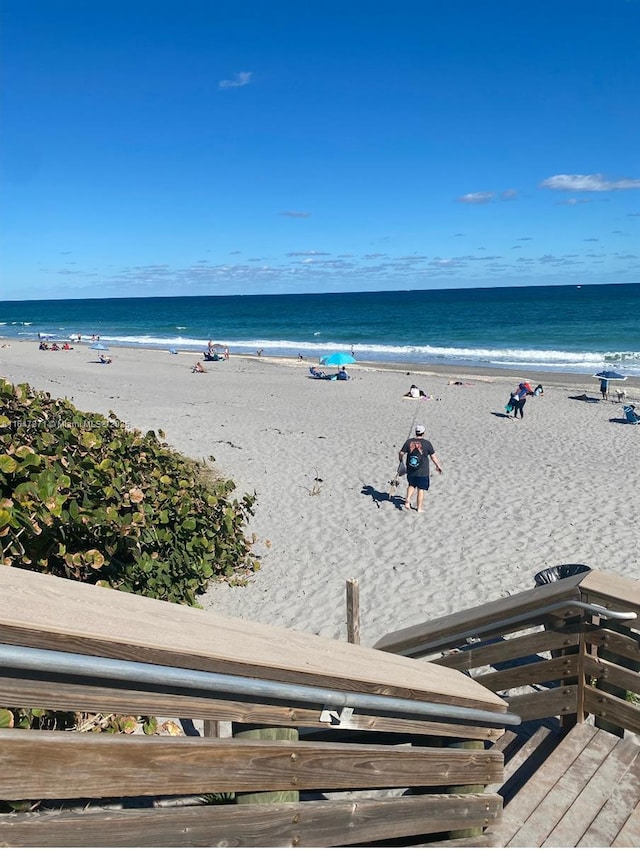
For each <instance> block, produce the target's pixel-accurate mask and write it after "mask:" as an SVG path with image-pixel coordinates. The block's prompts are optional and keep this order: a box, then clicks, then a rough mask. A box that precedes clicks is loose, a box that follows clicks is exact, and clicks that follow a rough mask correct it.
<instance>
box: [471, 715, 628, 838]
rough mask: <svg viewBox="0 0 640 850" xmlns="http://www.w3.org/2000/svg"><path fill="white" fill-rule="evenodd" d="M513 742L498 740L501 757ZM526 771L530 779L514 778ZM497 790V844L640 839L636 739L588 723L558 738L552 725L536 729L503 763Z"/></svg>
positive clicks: (492, 831) (492, 833)
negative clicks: (500, 803) (500, 810)
mask: <svg viewBox="0 0 640 850" xmlns="http://www.w3.org/2000/svg"><path fill="white" fill-rule="evenodd" d="M507 735H509V733H507ZM511 736H512V733H511ZM511 743H512V740H510V739H509V738H507V739H506V740H505V743H504V745H503V746H502V747H501V746H500V745H499V744H498V745H497V746H498V748H499V749H504V751H505V759H506V758H508V748H509V746H510V744H511ZM554 745H555V746H554ZM549 751H550V752H549ZM523 774H526V775H528V779H527V780H526V781H524V783H523V782H522V781H520V782H518V779H519V777H520V780H522V775H523ZM518 786H520V787H518ZM514 789H515V794H514V796H513V798H512V799H509V794H510V793H512V792H513V791H514ZM487 790H489V789H487ZM491 790H497V789H495V788H493V787H492V788H491ZM500 790H501V793H504V797H505V808H504V814H503V817H502V819H501V821H500V822H499V823H497V824H496V825H495V827H494V828H493V829H492V830H491V836H492V839H491V840H492V845H493V846H494V847H638V846H640V747H639V746H638V744H637V743H636V742H635V741H634V740H633V739H630V738H626V739H625V738H618V737H617V736H615V735H611V734H610V733H609V732H605V731H603V730H601V729H596V728H595V727H593V726H589V725H586V724H579V725H577V726H575V727H574V728H573V729H572V730H571V731H570V732H569V733H568V734H567V735H566V736H564V737H562V738H561V740H559V742H558V733H557V732H553V731H551V732H550V731H549V730H546V729H541V730H538V733H536V735H534V736H533V737H532V738H531V739H530V741H529V742H528V743H527V744H525V745H524V746H523V747H521V748H520V749H518V750H517V751H516V753H515V755H514V756H513V757H512V758H511V759H509V761H508V762H507V764H506V766H505V783H504V785H503V787H502V789H500Z"/></svg>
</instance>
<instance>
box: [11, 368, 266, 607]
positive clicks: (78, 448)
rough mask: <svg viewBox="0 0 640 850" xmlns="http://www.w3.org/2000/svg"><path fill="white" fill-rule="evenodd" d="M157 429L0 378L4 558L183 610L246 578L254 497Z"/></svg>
mask: <svg viewBox="0 0 640 850" xmlns="http://www.w3.org/2000/svg"><path fill="white" fill-rule="evenodd" d="M164 436H165V435H164V433H163V432H162V431H158V435H157V436H156V434H155V432H153V431H148V432H147V433H146V434H142V433H141V432H140V431H136V430H130V429H127V428H126V426H125V424H124V423H123V422H121V421H120V420H119V419H118V418H117V417H116V416H115V415H114V414H113V413H110V414H109V416H108V417H104V416H101V415H99V414H93V413H92V414H87V413H82V412H81V411H79V410H77V409H76V408H75V407H74V405H73V404H71V403H70V402H69V401H67V400H60V399H53V398H51V396H50V395H49V394H48V393H43V392H37V391H34V390H32V389H31V388H30V387H29V386H28V385H27V384H19V385H17V386H14V385H12V384H11V383H9V382H8V381H6V380H4V379H1V378H0V554H1V558H2V563H3V564H4V565H8V566H16V567H21V568H23V569H29V570H34V571H37V572H43V573H50V574H52V575H57V576H63V577H66V578H70V579H75V580H77V581H84V582H90V583H93V584H102V585H108V586H111V587H115V588H118V589H119V590H125V591H127V592H129V593H137V594H140V595H142V596H150V597H153V598H156V599H164V600H167V601H170V602H179V603H186V604H190V605H193V604H195V603H196V597H197V595H198V594H199V593H201V592H203V591H204V590H205V589H206V588H207V586H208V584H209V582H210V581H211V579H213V578H215V577H219V578H226V579H228V580H232V581H236V582H237V581H242V580H244V578H245V577H246V576H247V574H248V573H249V572H251V571H252V570H254V569H257V567H258V564H257V561H256V560H254V559H253V557H252V555H251V541H250V540H249V539H247V538H246V537H245V534H244V525H245V522H246V520H247V518H248V517H249V516H250V515H251V514H252V512H253V504H254V501H255V497H254V496H248V495H245V496H244V497H243V498H242V499H241V500H239V501H238V500H232V499H231V497H230V493H231V492H232V491H233V489H234V486H235V485H234V483H233V482H232V481H226V480H218V479H215V478H214V476H213V475H212V473H211V471H210V469H209V467H207V466H206V464H204V463H199V462H196V461H194V460H191V459H189V458H186V457H184V456H183V455H180V454H179V453H177V452H175V451H173V450H172V449H171V448H170V447H169V446H168V445H167V444H166V443H165V442H163V439H164ZM209 460H211V461H213V460H214V458H209Z"/></svg>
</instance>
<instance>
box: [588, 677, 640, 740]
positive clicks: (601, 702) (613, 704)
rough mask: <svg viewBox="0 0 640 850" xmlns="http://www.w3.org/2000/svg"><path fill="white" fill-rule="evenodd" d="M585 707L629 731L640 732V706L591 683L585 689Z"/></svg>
mask: <svg viewBox="0 0 640 850" xmlns="http://www.w3.org/2000/svg"><path fill="white" fill-rule="evenodd" d="M584 705H585V709H586V710H587V711H588V712H590V713H591V714H595V715H596V717H602V718H604V719H605V720H607V722H611V723H615V724H617V725H618V726H621V727H622V728H623V729H628V730H629V732H636V733H640V708H639V707H638V706H636V705H634V704H633V703H630V702H626V701H625V700H623V699H619V698H618V697H615V696H613V694H606V693H605V692H604V691H599V690H598V689H597V688H594V687H592V686H591V685H586V686H585V689H584Z"/></svg>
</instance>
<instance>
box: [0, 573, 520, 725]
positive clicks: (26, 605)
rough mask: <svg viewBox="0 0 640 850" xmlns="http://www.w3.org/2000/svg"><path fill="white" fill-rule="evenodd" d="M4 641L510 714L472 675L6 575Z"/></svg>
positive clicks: (2, 576) (36, 577)
mask: <svg viewBox="0 0 640 850" xmlns="http://www.w3.org/2000/svg"><path fill="white" fill-rule="evenodd" d="M0 643H15V644H18V645H23V646H32V647H39V648H42V649H54V650H63V651H67V652H79V653H82V654H85V655H98V656H106V657H108V658H122V659H124V660H131V661H146V662H150V663H152V664H164V665H168V666H171V667H187V668H190V669H195V670H208V671H211V672H218V673H230V674H232V675H243V676H252V677H256V678H268V679H272V680H275V681H281V682H293V683H297V684H307V685H317V686H321V687H328V688H337V689H341V690H347V691H356V692H365V693H381V694H385V695H387V696H399V697H406V698H408V699H420V700H422V699H424V700H429V701H433V702H443V703H449V704H454V705H466V706H469V707H474V708H487V709H489V710H496V711H504V710H505V708H506V706H505V704H504V702H503V701H502V700H500V698H499V697H497V696H495V694H493V693H491V692H490V691H487V690H485V689H483V688H482V687H481V686H480V685H477V684H476V683H475V682H474V681H473V680H472V679H470V678H469V677H468V676H464V675H462V674H461V673H458V672H457V671H453V670H445V669H444V668H442V667H438V666H435V665H434V666H433V668H432V667H431V666H430V665H427V664H425V663H419V664H418V663H416V662H415V661H412V660H411V659H409V658H399V657H394V656H390V655H389V654H388V653H382V652H379V651H377V650H375V649H370V648H367V647H362V646H356V645H353V644H348V643H343V642H341V641H337V640H331V639H329V638H323V637H318V636H317V635H310V634H305V633H304V632H296V631H292V630H288V629H283V628H278V627H275V626H268V625H265V624H262V623H252V622H248V621H246V620H241V619H232V618H230V617H223V616H221V615H219V614H214V613H212V612H211V611H203V610H200V609H195V608H188V607H186V606H183V605H175V604H172V603H170V602H161V601H159V600H157V599H147V598H144V597H142V596H136V595H135V594H132V593H121V592H119V591H117V590H112V589H111V588H104V587H96V586H94V585H87V584H83V583H81V582H75V581H68V580H66V579H61V578H57V577H55V576H48V575H41V574H39V573H31V572H28V571H26V570H20V569H14V568H10V567H2V568H0Z"/></svg>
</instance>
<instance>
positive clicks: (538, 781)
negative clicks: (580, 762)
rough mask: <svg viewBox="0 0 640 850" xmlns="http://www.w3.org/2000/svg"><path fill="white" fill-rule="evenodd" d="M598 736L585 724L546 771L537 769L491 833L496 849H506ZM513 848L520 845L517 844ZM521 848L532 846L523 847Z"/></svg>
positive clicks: (557, 752)
mask: <svg viewBox="0 0 640 850" xmlns="http://www.w3.org/2000/svg"><path fill="white" fill-rule="evenodd" d="M595 734H596V730H595V729H594V728H593V727H592V726H587V725H586V724H584V723H582V724H580V725H579V726H575V727H574V728H573V729H572V730H571V732H569V734H568V735H567V736H566V738H564V740H563V741H562V746H558V747H556V749H555V750H554V751H553V752H552V753H551V755H550V756H549V758H548V759H547V760H546V761H545V763H544V770H538V771H537V772H536V773H535V774H534V775H533V776H532V777H531V779H530V780H529V782H527V784H526V785H525V787H524V788H523V789H522V791H521V792H520V793H519V794H518V795H517V796H516V797H514V799H513V800H512V801H511V802H510V803H509V805H508V806H506V808H505V810H504V813H503V815H502V819H501V821H500V822H499V823H498V824H496V826H495V827H494V828H493V829H492V830H491V831H492V834H493V837H494V846H496V847H507V846H509V844H510V843H511V841H512V839H513V837H514V835H515V834H516V832H517V831H518V830H519V828H520V827H521V825H522V824H524V823H525V821H526V820H527V818H528V817H529V816H530V815H531V814H532V812H535V810H536V809H537V807H538V806H539V805H540V803H541V802H542V801H543V800H544V798H545V797H546V795H547V793H548V792H549V789H550V788H553V786H554V785H555V784H556V782H557V781H558V780H559V779H560V777H561V776H562V775H563V774H564V772H565V770H567V769H568V768H569V767H570V766H571V765H572V764H573V763H574V762H575V760H576V759H577V758H578V756H579V755H580V753H581V752H582V751H583V750H584V749H585V747H587V746H588V745H589V742H590V741H591V739H592V738H593V737H594V735H595ZM513 846H518V845H517V844H514V845H513ZM521 846H524V847H526V846H532V845H527V844H523V845H521Z"/></svg>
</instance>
